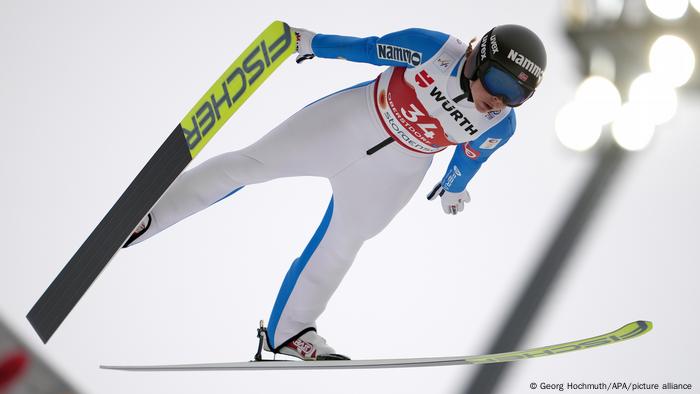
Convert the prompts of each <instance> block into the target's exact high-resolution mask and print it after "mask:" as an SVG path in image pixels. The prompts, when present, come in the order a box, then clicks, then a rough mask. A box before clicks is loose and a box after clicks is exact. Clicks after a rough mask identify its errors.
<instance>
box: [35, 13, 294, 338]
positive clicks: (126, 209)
mask: <svg viewBox="0 0 700 394" xmlns="http://www.w3.org/2000/svg"><path fill="white" fill-rule="evenodd" d="M295 50H296V44H295V41H294V38H293V35H292V32H291V29H290V27H289V26H288V25H287V24H286V23H283V22H280V21H276V22H273V23H272V24H270V26H268V27H267V29H265V30H264V31H263V32H262V33H261V34H260V35H259V36H258V37H257V38H256V39H255V41H253V43H252V44H250V46H248V48H247V49H246V50H245V51H243V53H242V54H241V55H240V56H239V57H238V58H237V59H236V60H235V61H234V62H233V63H232V64H231V65H230V66H229V67H228V68H227V69H226V71H225V72H224V73H223V75H222V76H221V77H220V78H219V79H217V80H216V82H214V84H213V85H212V87H211V88H210V89H209V90H208V91H207V92H206V93H205V94H204V96H202V98H201V99H200V100H199V101H198V102H197V104H196V105H195V106H194V107H193V108H192V109H191V110H190V112H188V113H187V115H185V117H184V119H183V120H182V121H181V122H180V123H179V124H178V125H177V126H176V127H175V130H173V132H172V133H171V134H170V136H169V137H168V138H167V139H166V140H165V142H164V143H163V144H162V145H161V146H160V148H159V149H158V150H157V151H156V153H155V154H154V155H153V157H151V159H150V160H149V161H148V163H147V164H146V166H145V167H144V168H143V169H142V170H141V172H139V174H138V175H137V176H136V178H135V179H134V180H133V181H132V182H131V184H130V185H129V187H128V188H127V189H126V191H124V193H123V194H122V195H121V197H120V198H119V199H118V200H117V202H116V204H114V206H113V207H112V208H111V209H110V210H109V212H108V213H107V215H106V216H105V217H104V218H103V219H102V221H101V222H100V223H99V224H98V225H97V227H96V228H95V229H94V230H93V232H92V233H91V234H90V236H89V237H88V238H87V240H86V241H85V242H84V243H83V244H82V246H81V247H80V248H79V249H78V250H77V252H76V253H75V255H73V257H72V258H71V259H70V261H68V263H67V264H66V266H65V267H64V268H63V269H62V270H61V272H60V273H59V274H58V276H57V277H56V278H55V279H54V281H53V282H52V283H51V285H49V287H48V288H47V289H46V291H45V292H44V294H43V295H42V296H41V297H40V298H39V300H38V301H37V302H36V304H34V306H33V307H32V309H31V310H30V311H29V313H28V314H27V319H28V320H29V322H30V323H31V325H32V326H33V327H34V330H35V331H36V332H37V334H39V337H40V338H41V340H42V341H43V342H44V343H46V342H48V340H49V339H50V338H51V336H52V335H53V334H54V332H55V331H56V329H58V327H59V326H60V325H61V323H62V322H63V320H65V318H66V317H67V316H68V314H69V313H70V311H71V310H72V309H73V307H75V305H76V304H77V303H78V301H79V300H80V298H81V297H82V296H83V294H85V292H86V291H87V290H88V288H89V287H90V285H91V284H92V283H93V282H94V281H95V279H97V276H98V275H99V274H100V272H102V270H103V269H104V268H105V266H106V265H107V263H108V262H109V261H110V260H111V259H112V257H113V256H114V254H115V253H116V252H117V251H118V250H119V249H120V248H121V246H122V245H123V244H124V243H125V242H126V240H127V239H128V237H129V235H130V234H131V232H132V231H133V230H134V228H135V227H136V226H137V225H138V223H139V222H140V221H141V219H143V218H144V217H145V216H146V214H147V213H148V212H149V211H150V210H151V208H153V206H154V205H155V204H156V202H157V201H158V199H160V197H161V196H162V195H163V193H165V191H166V190H167V189H168V187H169V186H170V185H171V184H172V183H173V181H174V180H175V178H177V176H178V175H179V174H180V173H181V172H182V171H183V170H184V169H185V167H187V165H188V164H189V163H190V162H191V161H192V159H193V158H194V157H195V156H196V155H197V154H198V153H199V152H200V151H201V150H202V148H203V147H204V146H205V145H206V144H207V143H208V142H209V141H210V140H211V138H212V137H213V136H214V134H216V132H217V131H218V130H219V129H220V128H221V126H223V124H224V123H225V122H226V121H227V120H228V119H229V118H230V117H231V115H233V114H234V113H235V112H236V110H237V109H238V108H239V107H240V106H241V105H242V104H243V103H244V102H245V101H246V100H247V99H248V97H250V96H251V95H252V94H253V92H255V90H256V89H257V88H258V87H259V86H260V85H261V84H262V83H263V82H264V81H265V80H266V79H267V78H268V77H269V76H270V74H272V72H273V71H275V69H277V67H278V66H279V65H280V64H281V63H282V62H283V61H284V60H285V59H286V58H287V57H289V56H290V55H291V54H292V53H294V51H295Z"/></svg>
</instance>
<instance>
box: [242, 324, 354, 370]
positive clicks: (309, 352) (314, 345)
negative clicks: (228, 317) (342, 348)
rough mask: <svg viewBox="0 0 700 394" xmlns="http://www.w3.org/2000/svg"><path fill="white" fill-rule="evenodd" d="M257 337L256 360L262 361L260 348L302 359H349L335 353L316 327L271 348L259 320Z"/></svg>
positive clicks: (265, 329)
mask: <svg viewBox="0 0 700 394" xmlns="http://www.w3.org/2000/svg"><path fill="white" fill-rule="evenodd" d="M258 338H260V342H261V344H260V346H258V353H257V354H256V355H255V360H256V361H262V356H261V355H260V350H261V348H264V349H265V350H267V351H268V352H273V353H276V354H285V355H287V356H292V357H296V358H298V359H301V360H304V361H313V360H315V361H321V360H324V361H327V360H350V358H349V357H347V356H344V355H342V354H338V353H336V352H335V349H333V348H332V347H330V346H329V345H328V343H326V340H325V338H323V337H322V336H320V335H318V334H317V333H316V329H315V328H312V327H310V328H307V329H305V330H302V331H301V332H300V333H299V334H297V335H295V336H294V337H292V338H291V339H289V340H287V341H286V342H285V343H283V344H282V345H281V346H278V347H277V348H276V349H274V350H271V347H270V342H269V340H268V338H267V328H265V327H262V322H261V327H260V328H259V329H258Z"/></svg>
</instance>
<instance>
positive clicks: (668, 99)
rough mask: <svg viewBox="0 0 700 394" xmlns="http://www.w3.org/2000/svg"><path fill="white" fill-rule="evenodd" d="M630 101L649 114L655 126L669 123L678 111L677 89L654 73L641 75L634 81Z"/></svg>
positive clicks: (630, 91)
mask: <svg viewBox="0 0 700 394" xmlns="http://www.w3.org/2000/svg"><path fill="white" fill-rule="evenodd" d="M629 101H630V102H632V103H634V104H635V105H637V106H639V108H640V109H641V110H642V111H643V113H645V114H648V115H649V116H648V119H649V120H650V121H651V122H653V124H655V125H660V124H662V123H665V122H668V121H669V120H671V118H673V116H674V115H675V114H676V111H677V110H678V96H677V95H676V91H675V89H673V87H672V86H671V85H669V84H668V83H666V82H665V81H664V80H663V79H662V78H660V77H659V76H657V75H656V74H654V73H644V74H641V75H639V76H638V77H637V78H636V79H635V80H634V81H632V85H631V86H630V90H629Z"/></svg>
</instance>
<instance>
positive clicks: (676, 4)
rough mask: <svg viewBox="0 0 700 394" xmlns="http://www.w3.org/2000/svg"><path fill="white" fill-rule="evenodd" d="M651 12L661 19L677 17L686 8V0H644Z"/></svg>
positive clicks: (682, 13) (683, 12)
mask: <svg viewBox="0 0 700 394" xmlns="http://www.w3.org/2000/svg"><path fill="white" fill-rule="evenodd" d="M646 5H647V8H649V11H651V13H652V14H654V15H656V16H658V17H659V18H662V19H669V20H671V19H678V18H680V17H682V16H683V15H684V14H685V11H686V10H687V9H688V0H646Z"/></svg>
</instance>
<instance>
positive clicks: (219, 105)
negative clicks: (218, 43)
mask: <svg viewBox="0 0 700 394" xmlns="http://www.w3.org/2000/svg"><path fill="white" fill-rule="evenodd" d="M290 45H292V35H291V31H290V28H289V26H287V25H286V24H285V25H284V31H283V32H282V34H280V35H279V36H278V37H276V38H273V39H262V40H260V41H258V42H257V45H255V46H254V47H253V48H252V49H250V50H249V51H248V52H247V53H244V54H243V55H242V56H241V57H242V60H240V59H241V58H239V60H237V61H236V62H235V63H234V64H233V65H231V67H230V68H229V69H228V70H226V73H224V75H223V76H221V78H219V80H218V81H217V82H216V83H215V84H214V86H213V87H212V88H211V89H209V91H208V92H207V94H206V95H205V97H204V98H203V100H200V103H199V104H198V105H197V106H196V107H195V108H193V109H192V110H191V111H190V113H189V114H188V115H187V116H186V117H185V120H183V122H181V123H180V125H181V127H182V132H183V133H184V135H185V138H186V139H187V144H188V146H189V148H190V151H193V150H194V149H196V148H197V146H198V145H199V144H200V143H201V142H202V140H203V139H204V138H205V137H206V136H207V134H209V133H210V132H211V131H212V130H213V129H214V127H215V126H216V125H217V122H219V123H222V122H221V121H222V118H223V121H225V120H226V119H228V117H230V116H231V114H233V112H234V111H235V110H236V109H237V105H236V104H237V102H238V101H240V100H241V99H243V100H245V98H246V97H247V96H246V92H248V91H249V90H250V89H251V88H253V89H254V88H255V87H257V86H256V82H258V81H260V77H261V76H262V75H263V73H264V72H265V70H266V69H268V68H269V67H270V66H271V65H273V64H274V63H275V61H276V60H278V59H279V58H280V56H281V55H283V54H284V52H285V51H286V50H287V49H288V48H289V46H290ZM283 59H284V58H283ZM263 79H264V78H263ZM207 95H208V97H207ZM188 119H189V121H190V122H191V126H190V125H187V127H186V126H185V121H187V120H188ZM190 122H188V123H190Z"/></svg>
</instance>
